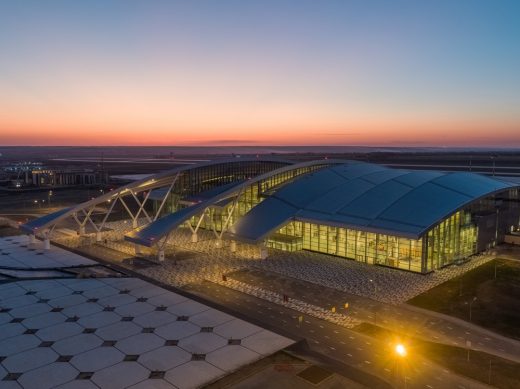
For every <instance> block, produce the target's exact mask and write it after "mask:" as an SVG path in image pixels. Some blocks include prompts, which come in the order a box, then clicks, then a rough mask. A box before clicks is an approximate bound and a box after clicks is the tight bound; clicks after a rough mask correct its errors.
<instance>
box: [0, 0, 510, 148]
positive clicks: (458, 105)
mask: <svg viewBox="0 0 520 389" xmlns="http://www.w3.org/2000/svg"><path fill="white" fill-rule="evenodd" d="M276 144H280V145H313V144H315V145H369V146H370V145H374V146H376V145H380V146H507V147H520V1H519V0H511V1H505V0H445V1H442V0H436V1H433V0H431V1H429V0H422V1H418V0H409V1H397V0H384V1H383V0H382V1H376V0H338V1H327V0H321V1H319V0H309V1H306V0H298V1H286V0H261V1H260V0H259V1H254V0H249V1H246V0H234V1H229V0H211V1H210V0H196V1H189V0H186V1H182V2H181V1H173V0H171V1H169V0H165V1H155V0H146V1H145V0H142V1H132V0H121V1H111V0H101V1H95V0H88V1H70V0H67V1H53V0H46V1H43V0H36V1H29V0H24V1H22V0H20V1H19V0H0V145H276Z"/></svg>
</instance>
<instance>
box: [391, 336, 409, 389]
mask: <svg viewBox="0 0 520 389" xmlns="http://www.w3.org/2000/svg"><path fill="white" fill-rule="evenodd" d="M394 352H395V355H396V357H397V379H399V370H401V371H402V374H403V380H404V387H405V388H406V374H405V371H404V368H403V363H402V361H403V359H404V358H405V357H406V355H407V354H408V351H407V350H406V347H405V346H404V345H403V344H402V343H397V344H396V345H395V347H394ZM399 367H401V369H399Z"/></svg>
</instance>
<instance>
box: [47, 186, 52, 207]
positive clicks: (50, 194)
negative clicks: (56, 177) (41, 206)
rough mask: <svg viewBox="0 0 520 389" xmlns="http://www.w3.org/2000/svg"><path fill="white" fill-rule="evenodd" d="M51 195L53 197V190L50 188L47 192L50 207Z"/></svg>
mask: <svg viewBox="0 0 520 389" xmlns="http://www.w3.org/2000/svg"><path fill="white" fill-rule="evenodd" d="M51 197H52V190H50V191H49V192H48V193H47V204H49V207H50V206H51Z"/></svg>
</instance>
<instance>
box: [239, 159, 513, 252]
mask: <svg viewBox="0 0 520 389" xmlns="http://www.w3.org/2000/svg"><path fill="white" fill-rule="evenodd" d="M516 187H518V185H515V184H513V183H510V182H505V181H502V180H500V179H496V178H491V177H486V176H483V175H479V174H474V173H465V172H451V173H445V172H438V171H418V170H415V171H409V170H400V169H391V168H387V167H384V166H381V165H374V164H369V163H364V162H358V161H349V162H348V163H345V164H342V165H336V166H331V167H329V168H326V169H323V170H319V171H317V172H314V173H310V174H307V175H305V176H302V177H300V178H298V179H296V180H294V181H292V182H290V183H288V184H287V185H285V186H283V187H281V188H280V189H279V190H278V191H276V192H275V193H274V194H273V195H272V196H271V197H269V198H267V199H265V200H264V201H263V202H261V203H260V204H259V205H257V206H256V207H255V208H253V209H252V210H251V211H250V212H249V213H248V214H246V215H245V216H244V217H243V218H241V219H240V220H238V221H237V223H235V224H234V225H233V226H232V228H231V232H230V233H229V235H230V236H231V237H234V238H235V239H238V240H242V241H247V242H258V241H260V240H262V239H265V238H266V237H267V236H268V235H269V234H271V233H272V232H274V231H276V230H277V229H279V228H280V227H282V226H283V225H285V224H286V223H288V222H289V221H291V220H300V221H310V222H315V223H320V224H327V225H332V226H342V227H347V228H352V229H358V230H363V231H371V232H380V233H385V234H392V235H399V236H406V237H410V238H414V239H417V238H419V237H420V236H422V235H423V234H424V233H425V232H427V231H428V230H429V229H430V228H431V227H433V226H434V225H435V224H437V223H438V222H440V221H441V220H443V219H445V218H446V217H448V216H449V215H451V214H452V213H454V212H456V211H457V210H458V209H460V208H462V207H463V206H465V205H467V204H469V203H471V202H473V201H475V200H477V199H479V198H481V197H484V196H488V195H491V194H493V193H495V192H500V191H503V190H506V189H509V188H516Z"/></svg>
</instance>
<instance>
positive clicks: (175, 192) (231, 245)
mask: <svg viewBox="0 0 520 389" xmlns="http://www.w3.org/2000/svg"><path fill="white" fill-rule="evenodd" d="M519 189H520V187H519V186H518V184H515V183H513V182H509V181H507V180H506V179H501V178H498V177H488V176H483V175H479V174H474V173H467V172H450V173H447V172H439V171H420V170H402V169H392V168H388V167H385V166H381V165H376V164H370V163H365V162H359V161H348V160H328V159H322V160H316V161H308V162H301V163H293V162H290V161H285V160H280V159H275V158H254V159H242V158H234V159H232V160H220V161H219V160H217V161H212V162H209V163H203V164H197V165H188V166H182V167H179V168H176V169H173V170H171V171H168V172H165V173H161V174H157V175H154V176H150V177H148V178H146V179H144V180H141V181H137V182H134V183H132V184H129V185H127V186H124V187H122V188H119V189H117V190H114V191H111V192H109V193H106V194H104V195H102V196H100V197H98V198H96V199H93V200H91V201H88V202H86V203H83V204H80V205H78V206H75V207H71V208H67V209H63V210H60V211H58V212H56V213H53V214H50V215H47V216H44V217H42V218H40V219H36V220H34V221H31V222H29V223H27V224H25V225H23V226H22V229H23V230H25V231H26V232H27V233H29V234H32V235H35V234H36V235H42V236H43V237H44V239H46V240H48V239H49V238H50V235H51V233H52V232H53V231H54V229H55V227H56V226H58V227H59V224H60V223H61V222H63V221H64V220H65V219H71V218H72V219H73V220H75V221H76V222H77V226H78V233H79V234H89V233H90V234H95V235H96V240H97V241H101V240H102V239H104V234H106V228H105V224H106V221H107V220H108V219H109V217H110V215H111V214H113V213H115V210H116V209H117V207H119V208H120V209H123V210H125V212H126V213H127V215H128V218H129V220H131V221H132V222H131V223H128V226H131V229H129V230H128V231H126V232H125V235H124V240H125V241H128V242H132V243H134V244H135V245H136V247H138V246H146V247H154V248H156V250H157V254H158V256H159V259H163V258H164V247H165V245H166V244H168V243H171V241H169V239H170V237H171V234H172V231H175V230H176V229H178V228H184V229H189V230H190V231H191V234H192V241H193V242H197V239H198V232H199V231H200V229H206V230H210V231H212V232H213V236H214V237H215V245H216V246H217V247H221V248H222V249H229V250H231V251H236V249H237V245H255V246H257V247H258V252H259V257H261V258H265V257H267V256H268V254H269V250H284V251H299V250H309V251H315V252H320V253H324V254H329V255H334V256H337V257H342V258H345V259H346V260H355V261H360V262H363V263H367V264H371V265H381V266H388V267H393V268H398V269H403V270H408V271H413V272H419V273H428V272H430V271H433V270H435V269H439V268H442V267H444V266H447V265H450V264H453V263H457V262H459V261H462V260H464V259H466V258H468V257H470V256H471V255H473V254H476V253H478V252H481V251H484V250H487V249H489V248H491V247H494V246H495V245H496V244H497V243H500V242H502V241H503V240H504V236H505V235H506V234H508V233H510V232H511V231H515V230H517V229H518V227H519V223H520V206H519V199H520V196H519ZM116 204H117V205H116ZM94 210H97V213H98V216H96V217H94V216H93V215H94V213H95V212H94ZM100 210H101V215H99V213H100ZM88 230H90V231H88ZM173 243H174V242H173Z"/></svg>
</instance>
